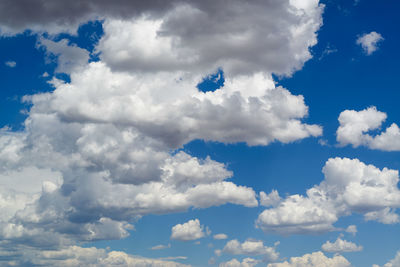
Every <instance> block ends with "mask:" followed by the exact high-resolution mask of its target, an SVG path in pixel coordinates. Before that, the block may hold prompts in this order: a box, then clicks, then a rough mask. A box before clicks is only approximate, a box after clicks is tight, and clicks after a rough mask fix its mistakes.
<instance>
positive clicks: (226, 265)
mask: <svg viewBox="0 0 400 267" xmlns="http://www.w3.org/2000/svg"><path fill="white" fill-rule="evenodd" d="M258 263H260V261H259V260H256V259H252V258H244V259H243V261H242V262H240V261H238V260H237V259H232V260H230V261H226V262H221V263H220V264H219V265H218V266H219V267H253V266H255V265H257V264H258Z"/></svg>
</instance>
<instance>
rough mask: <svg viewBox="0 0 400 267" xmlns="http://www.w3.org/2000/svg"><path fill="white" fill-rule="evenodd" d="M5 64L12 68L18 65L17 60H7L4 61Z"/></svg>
mask: <svg viewBox="0 0 400 267" xmlns="http://www.w3.org/2000/svg"><path fill="white" fill-rule="evenodd" d="M4 64H5V65H6V66H7V67H10V68H15V67H16V66H17V62H15V61H6V62H4Z"/></svg>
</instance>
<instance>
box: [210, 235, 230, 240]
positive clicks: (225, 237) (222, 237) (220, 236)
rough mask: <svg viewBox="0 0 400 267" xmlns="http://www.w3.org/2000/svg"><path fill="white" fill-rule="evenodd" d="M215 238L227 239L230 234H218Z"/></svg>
mask: <svg viewBox="0 0 400 267" xmlns="http://www.w3.org/2000/svg"><path fill="white" fill-rule="evenodd" d="M213 237H214V239H218V240H222V239H227V238H228V236H227V235H226V234H216V235H214V236H213Z"/></svg>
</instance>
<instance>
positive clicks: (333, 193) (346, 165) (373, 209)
mask: <svg viewBox="0 0 400 267" xmlns="http://www.w3.org/2000/svg"><path fill="white" fill-rule="evenodd" d="M322 172H323V173H324V176H325V179H324V180H323V181H322V182H321V183H320V184H319V185H315V186H314V187H312V188H310V189H308V190H307V192H306V195H305V196H303V195H290V196H287V197H286V198H284V199H282V200H281V201H280V202H279V203H277V204H275V206H273V207H271V208H269V209H266V210H264V211H263V212H262V213H261V214H260V215H259V217H258V219H257V222H256V224H257V225H258V227H260V228H261V229H263V230H264V231H265V232H278V233H281V234H286V235H288V234H295V233H300V234H305V233H319V232H326V231H331V230H334V229H335V227H334V226H333V224H334V223H335V222H336V221H337V220H338V219H339V217H340V216H345V215H350V214H352V213H358V214H363V215H364V218H365V220H376V221H379V222H382V223H386V224H392V223H397V222H399V216H398V214H397V213H396V212H395V210H396V208H397V207H398V206H399V205H400V190H399V188H398V186H397V184H398V182H399V173H398V171H396V170H390V169H387V168H383V169H382V170H380V169H378V168H376V167H375V166H373V165H366V164H365V163H363V162H361V161H359V160H358V159H349V158H331V159H329V160H328V161H327V162H326V163H325V166H324V168H323V170H322ZM350 230H351V231H352V232H354V229H350Z"/></svg>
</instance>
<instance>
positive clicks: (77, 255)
mask: <svg viewBox="0 0 400 267" xmlns="http://www.w3.org/2000/svg"><path fill="white" fill-rule="evenodd" d="M19 252H20V253H21V254H17V255H15V254H13V253H15V251H13V250H9V251H7V250H6V251H4V256H6V254H8V255H9V256H14V257H15V256H18V257H15V260H9V261H8V260H6V261H5V262H3V263H5V264H8V266H22V265H24V266H60V267H64V266H65V267H67V266H68V267H79V266H93V267H94V266H100V267H108V266H129V267H141V266H148V267H185V266H186V267H189V265H185V264H180V263H177V262H172V261H165V260H159V259H149V258H143V257H138V256H133V255H129V254H126V253H125V252H122V251H106V250H104V249H98V248H95V247H90V248H83V247H79V246H68V247H64V248H61V249H59V250H30V249H28V250H27V249H26V248H25V250H20V251H19ZM19 252H17V253H19Z"/></svg>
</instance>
